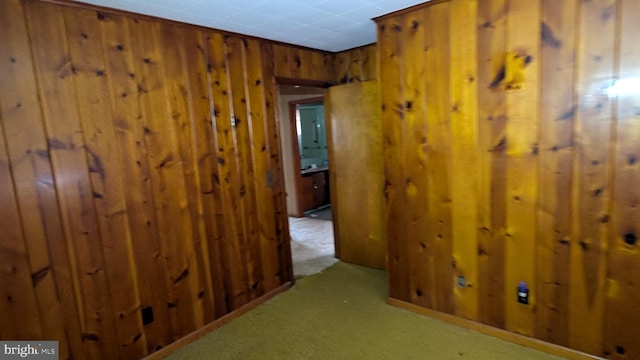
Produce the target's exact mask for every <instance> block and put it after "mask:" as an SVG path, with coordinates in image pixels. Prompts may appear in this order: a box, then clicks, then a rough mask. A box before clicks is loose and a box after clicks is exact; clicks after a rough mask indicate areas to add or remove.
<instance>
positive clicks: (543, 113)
mask: <svg viewBox="0 0 640 360" xmlns="http://www.w3.org/2000/svg"><path fill="white" fill-rule="evenodd" d="M577 10H578V3H577V2H576V1H562V2H558V1H551V0H544V1H543V2H542V10H541V16H542V19H541V23H540V25H541V41H542V44H541V45H542V53H541V56H542V60H541V61H542V64H541V69H540V71H541V73H540V85H541V88H540V94H541V98H540V100H541V107H540V146H539V149H540V150H539V154H540V155H539V156H540V168H539V169H540V174H539V179H540V181H539V185H538V188H539V194H538V245H537V258H538V260H537V265H536V266H537V269H538V270H537V272H538V278H537V293H538V302H537V309H536V312H537V315H536V337H537V338H539V339H543V340H546V341H550V342H553V343H555V344H560V345H567V341H568V335H569V334H568V325H569V323H568V320H569V319H568V314H569V307H570V306H571V304H570V303H569V261H570V252H569V243H570V241H571V183H572V180H571V179H572V166H571V165H572V161H573V122H574V113H575V104H574V67H575V63H574V59H575V39H576V35H577V34H576V30H575V24H576V13H577ZM542 104H543V105H542Z"/></svg>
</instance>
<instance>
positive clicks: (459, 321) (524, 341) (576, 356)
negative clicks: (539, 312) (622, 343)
mask: <svg viewBox="0 0 640 360" xmlns="http://www.w3.org/2000/svg"><path fill="white" fill-rule="evenodd" d="M387 304H389V305H391V306H395V307H399V308H402V309H406V310H410V311H413V312H415V313H418V314H420V315H426V316H428V317H431V318H434V319H437V320H441V321H445V322H448V323H451V324H454V325H458V326H460V327H464V328H467V329H470V330H474V331H477V332H479V333H482V334H485V335H489V336H493V337H497V338H498V339H502V340H505V341H509V342H512V343H515V344H518V345H522V346H526V347H529V348H532V349H536V350H540V351H543V352H546V353H548V354H551V355H556V356H560V357H563V358H566V359H570V360H605V359H604V358H601V357H598V356H595V355H590V354H587V353H583V352H581V351H578V350H573V349H569V348H566V347H563V346H560V345H555V344H551V343H548V342H545V341H542V340H538V339H534V338H530V337H528V336H524V335H520V334H516V333H512V332H510V331H507V330H503V329H498V328H495V327H492V326H489V325H485V324H481V323H479V322H476V321H472V320H467V319H463V318H460V317H457V316H454V315H450V314H445V313H442V312H439V311H435V310H431V309H427V308H424V307H422V306H418V305H414V304H411V303H408V302H406V301H402V300H398V299H394V298H390V297H389V298H387Z"/></svg>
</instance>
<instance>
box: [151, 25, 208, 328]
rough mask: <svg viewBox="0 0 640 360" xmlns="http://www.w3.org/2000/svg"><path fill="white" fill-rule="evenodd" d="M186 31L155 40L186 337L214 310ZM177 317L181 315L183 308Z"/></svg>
mask: <svg viewBox="0 0 640 360" xmlns="http://www.w3.org/2000/svg"><path fill="white" fill-rule="evenodd" d="M186 31H187V29H183V28H178V27H173V26H171V27H170V26H166V25H164V24H162V25H161V26H160V28H159V32H158V33H157V35H156V38H157V40H158V44H157V46H158V48H159V50H160V58H161V59H162V61H160V62H159V64H160V68H161V69H162V70H161V71H162V72H161V73H160V76H161V79H164V90H165V92H164V96H165V98H166V106H167V107H166V113H165V119H167V120H169V121H168V122H167V131H168V133H167V135H168V136H171V138H170V139H171V140H169V141H167V140H168V139H167V140H163V141H161V142H160V143H159V145H160V144H162V146H163V147H164V148H172V154H171V153H170V154H169V155H167V157H165V158H164V160H163V163H165V164H166V165H165V166H164V167H162V170H163V171H164V172H165V174H166V175H165V176H166V177H167V178H168V179H170V181H172V182H167V183H166V184H167V185H168V187H167V190H169V191H170V192H171V193H172V198H171V199H172V200H171V201H172V202H173V203H179V204H180V206H179V207H178V208H177V209H176V210H174V211H175V214H176V215H177V214H180V215H181V217H178V218H175V217H173V216H172V219H171V220H170V221H172V222H173V224H172V226H173V227H176V226H175V225H176V224H175V223H176V222H177V221H178V220H179V221H181V222H182V224H181V225H182V226H183V228H180V227H179V226H177V231H176V232H175V233H174V236H172V237H171V242H172V244H171V245H170V246H171V247H177V248H179V249H180V251H181V252H182V255H180V257H176V259H175V260H174V261H175V262H176V265H177V267H175V270H176V271H179V272H176V273H173V275H172V276H174V279H172V282H173V283H174V284H176V285H178V283H180V282H181V281H179V280H178V279H180V278H182V279H184V280H182V282H184V284H180V285H179V286H180V288H179V289H176V293H178V294H181V295H180V297H182V299H181V298H180V297H178V298H177V299H176V301H177V302H178V303H180V302H183V303H184V302H188V304H185V307H186V306H189V307H191V308H192V309H189V310H184V311H185V314H189V315H191V314H192V316H193V318H192V319H185V321H186V323H185V325H184V326H185V328H184V329H185V330H184V331H187V333H188V332H191V331H193V330H195V329H197V328H200V327H202V326H203V325H204V322H203V320H202V318H203V313H204V311H205V310H204V307H207V308H210V307H211V303H210V300H209V299H207V298H205V297H204V294H205V292H204V288H205V286H206V285H205V283H206V276H205V275H204V274H202V271H203V270H204V269H203V264H202V256H201V255H200V251H199V249H198V251H196V248H198V244H199V243H200V242H201V241H202V239H201V236H202V234H201V227H200V217H199V205H198V197H197V193H198V189H197V182H196V178H197V174H196V172H197V171H196V170H195V169H194V165H193V154H192V143H193V139H192V134H191V131H190V129H189V127H188V126H189V124H190V116H191V114H190V111H189V110H190V109H189V106H188V103H187V102H188V101H187V98H188V86H187V79H186V60H185V58H186V57H187V54H186V52H185V49H184V45H180V46H177V47H176V44H184V42H185V32H186ZM189 56H191V54H189ZM167 159H170V160H169V161H176V163H175V164H176V166H175V167H173V166H171V164H168V163H166V161H167ZM174 181H175V182H174ZM168 210H169V209H167V207H164V211H165V212H169V211H168ZM168 220H169V219H168ZM168 222H169V221H168ZM174 249H175V248H172V250H170V252H169V253H168V254H167V256H168V257H169V258H168V259H170V257H171V256H172V255H174V254H175V255H178V254H179V252H178V251H176V250H174ZM187 276H188V277H187ZM185 292H186V293H185ZM178 311H180V308H179V306H178Z"/></svg>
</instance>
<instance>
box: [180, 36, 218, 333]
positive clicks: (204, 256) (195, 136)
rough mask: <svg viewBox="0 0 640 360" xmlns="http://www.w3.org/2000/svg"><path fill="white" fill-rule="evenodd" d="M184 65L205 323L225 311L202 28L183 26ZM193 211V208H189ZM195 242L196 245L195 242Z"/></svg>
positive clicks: (213, 150)
mask: <svg viewBox="0 0 640 360" xmlns="http://www.w3.org/2000/svg"><path fill="white" fill-rule="evenodd" d="M185 51H186V52H187V53H188V54H189V56H186V69H187V80H188V87H187V89H188V94H189V95H188V96H187V97H186V98H187V100H188V103H189V109H190V111H189V113H190V122H189V126H186V127H185V128H187V129H189V131H190V132H191V138H192V140H191V142H192V151H193V160H192V162H193V163H192V166H193V171H194V176H195V177H196V179H195V187H196V188H195V189H194V192H196V194H190V195H191V196H192V198H194V197H195V198H196V199H197V200H196V201H197V203H198V209H197V211H198V222H199V223H200V224H199V227H198V231H199V232H200V233H201V235H200V236H201V237H200V240H199V242H200V244H199V245H200V246H199V247H197V248H196V249H194V251H195V254H196V256H197V257H198V264H199V265H198V266H199V267H200V272H201V273H202V274H203V276H205V279H206V284H204V286H203V287H204V288H203V289H202V291H201V292H200V293H199V294H198V297H202V301H203V311H204V314H203V315H204V319H203V321H204V323H209V322H210V321H212V320H214V319H215V318H218V317H220V316H222V315H223V314H225V313H226V302H225V299H224V295H225V290H224V278H223V276H224V271H223V268H222V259H221V257H220V256H221V254H220V249H219V242H218V240H219V239H220V232H221V229H220V228H219V227H220V226H219V224H218V223H217V217H218V215H219V214H220V207H221V206H222V204H221V203H220V200H221V199H220V195H219V192H216V190H215V189H216V188H217V189H219V186H216V185H214V178H217V172H216V167H215V157H214V153H215V146H214V143H213V126H212V117H213V115H212V113H211V103H210V101H211V99H210V98H209V85H208V84H209V83H208V81H207V71H208V70H207V68H208V67H207V64H206V61H205V59H206V53H205V51H206V49H205V43H204V36H203V33H202V32H201V31H196V30H191V31H189V30H185ZM192 211H193V210H192ZM196 245H198V244H197V243H196Z"/></svg>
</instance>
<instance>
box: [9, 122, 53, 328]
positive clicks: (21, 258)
mask: <svg viewBox="0 0 640 360" xmlns="http://www.w3.org/2000/svg"><path fill="white" fill-rule="evenodd" d="M0 203H1V204H2V207H1V208H0V229H2V237H0V263H1V264H2V268H1V269H2V270H1V272H0V289H1V290H0V291H1V293H0V316H1V317H2V319H3V326H2V328H1V329H0V338H2V339H7V340H9V339H13V340H30V339H41V338H43V337H44V335H43V332H42V327H41V325H40V316H39V314H38V303H37V298H36V294H35V291H34V286H33V285H34V284H33V283H34V281H32V278H31V271H30V270H29V254H28V251H27V244H26V242H25V239H24V236H23V233H22V227H21V225H22V224H21V223H20V215H19V214H20V210H19V208H18V204H17V201H16V192H15V185H14V182H13V174H12V173H11V161H10V159H9V155H8V153H7V141H6V136H5V132H4V130H3V126H2V112H0Z"/></svg>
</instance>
